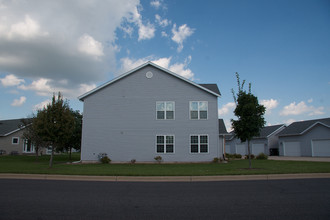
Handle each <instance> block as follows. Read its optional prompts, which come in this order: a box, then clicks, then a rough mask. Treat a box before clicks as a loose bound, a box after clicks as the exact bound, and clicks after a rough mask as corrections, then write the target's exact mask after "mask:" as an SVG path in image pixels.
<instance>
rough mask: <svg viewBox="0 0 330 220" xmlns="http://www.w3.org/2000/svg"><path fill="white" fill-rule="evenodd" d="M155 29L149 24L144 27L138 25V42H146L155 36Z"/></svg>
mask: <svg viewBox="0 0 330 220" xmlns="http://www.w3.org/2000/svg"><path fill="white" fill-rule="evenodd" d="M155 31H156V29H155V27H154V26H153V25H152V24H150V23H149V22H148V23H147V25H144V24H142V23H140V24H139V39H138V40H139V41H141V40H148V39H151V38H153V37H154V36H155Z"/></svg>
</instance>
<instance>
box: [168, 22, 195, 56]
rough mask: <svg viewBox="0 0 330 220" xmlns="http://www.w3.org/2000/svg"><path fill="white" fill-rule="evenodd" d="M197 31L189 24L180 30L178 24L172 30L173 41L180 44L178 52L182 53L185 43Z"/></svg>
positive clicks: (182, 26)
mask: <svg viewBox="0 0 330 220" xmlns="http://www.w3.org/2000/svg"><path fill="white" fill-rule="evenodd" d="M194 31H195V29H192V28H190V27H188V26H187V24H183V25H181V26H180V27H179V28H176V24H174V25H173V28H172V34H173V36H172V40H173V41H174V42H175V43H177V44H178V48H177V51H178V52H181V51H182V49H183V42H184V41H185V40H186V39H187V37H189V36H191V35H192V34H193V33H194Z"/></svg>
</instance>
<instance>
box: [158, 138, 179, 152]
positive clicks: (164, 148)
mask: <svg viewBox="0 0 330 220" xmlns="http://www.w3.org/2000/svg"><path fill="white" fill-rule="evenodd" d="M158 136H163V137H164V142H165V143H164V153H161V152H157V144H158V143H157V137H158ZM166 136H173V152H169V153H167V152H166ZM155 143H156V144H155V146H156V147H155V152H156V154H175V135H174V134H157V135H156V138H155Z"/></svg>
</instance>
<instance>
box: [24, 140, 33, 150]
mask: <svg viewBox="0 0 330 220" xmlns="http://www.w3.org/2000/svg"><path fill="white" fill-rule="evenodd" d="M26 141H27V139H24V140H23V153H35V149H34V145H33V144H32V143H31V151H27V150H26V144H27V143H26Z"/></svg>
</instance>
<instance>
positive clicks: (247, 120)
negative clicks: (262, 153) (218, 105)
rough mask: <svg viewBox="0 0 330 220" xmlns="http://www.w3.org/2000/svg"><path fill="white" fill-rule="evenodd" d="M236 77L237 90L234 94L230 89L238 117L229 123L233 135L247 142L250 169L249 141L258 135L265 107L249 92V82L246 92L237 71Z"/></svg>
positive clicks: (263, 121)
mask: <svg viewBox="0 0 330 220" xmlns="http://www.w3.org/2000/svg"><path fill="white" fill-rule="evenodd" d="M236 78H237V84H238V92H237V93H236V94H235V92H234V89H232V93H233V97H234V100H235V103H236V108H235V110H234V113H235V116H236V117H237V118H238V119H237V120H234V119H231V123H232V127H233V129H234V132H235V136H236V137H237V138H239V139H240V140H241V142H245V141H247V142H248V154H249V168H250V169H251V168H252V164H251V146H250V141H251V139H252V138H253V137H255V136H259V135H260V130H261V128H262V127H263V126H264V125H265V123H266V122H265V119H264V114H265V111H266V108H265V107H264V106H263V105H260V104H259V102H258V98H257V97H256V96H254V95H253V94H252V93H251V83H250V84H249V92H246V90H244V84H245V80H243V82H242V84H241V83H240V78H239V74H238V73H236Z"/></svg>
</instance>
